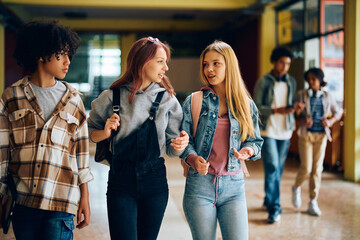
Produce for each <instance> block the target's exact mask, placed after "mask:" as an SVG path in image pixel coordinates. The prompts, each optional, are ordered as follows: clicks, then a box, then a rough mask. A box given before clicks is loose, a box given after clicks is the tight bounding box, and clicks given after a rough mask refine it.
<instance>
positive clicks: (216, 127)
mask: <svg viewBox="0 0 360 240" xmlns="http://www.w3.org/2000/svg"><path fill="white" fill-rule="evenodd" d="M200 65H201V67H200V69H201V70H200V75H201V80H202V82H203V83H204V84H205V85H206V86H205V87H204V88H202V89H201V91H202V99H201V100H202V103H201V104H200V106H201V111H199V120H198V124H197V130H196V134H195V132H194V131H195V130H194V129H193V128H194V126H193V124H194V122H193V121H194V119H193V116H192V114H193V113H192V112H191V111H192V110H191V109H192V108H191V105H192V104H193V103H192V102H191V101H192V98H191V97H190V96H189V97H187V99H186V100H185V102H184V105H183V110H184V120H183V123H182V129H183V130H185V131H186V132H187V133H188V134H189V136H193V137H190V142H189V145H188V147H187V148H186V149H185V151H184V153H183V154H182V155H181V158H182V159H183V160H184V161H185V162H186V163H187V164H188V165H189V166H190V169H189V172H188V174H187V178H186V186H185V193H184V200H183V207H184V212H185V216H186V219H187V221H188V223H189V226H190V229H191V233H192V237H193V239H195V240H201V239H203V240H209V239H216V227H217V220H218V221H219V224H220V229H221V234H222V237H223V239H224V240H229V239H234V240H235V239H248V217H247V207H246V199H245V183H244V173H243V170H244V171H245V169H244V167H245V165H243V166H242V164H241V163H240V160H241V161H244V160H248V159H251V160H256V159H259V158H260V155H261V146H262V142H263V140H262V138H261V137H260V132H259V125H258V111H257V108H256V106H255V104H254V102H253V101H252V100H251V98H250V95H249V93H248V91H247V89H246V86H245V83H244V81H243V79H242V78H241V75H240V70H239V64H238V60H237V58H236V55H235V53H234V51H233V50H232V48H231V47H230V46H229V45H228V44H226V43H224V42H221V41H215V42H214V43H213V44H211V45H209V46H208V47H207V48H206V49H205V50H204V51H203V52H202V54H201V56H200ZM199 110H200V109H199Z"/></svg>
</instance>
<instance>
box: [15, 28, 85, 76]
mask: <svg viewBox="0 0 360 240" xmlns="http://www.w3.org/2000/svg"><path fill="white" fill-rule="evenodd" d="M79 41H80V39H79V36H78V35H77V34H76V33H75V32H73V31H72V30H71V29H70V28H69V27H65V26H62V25H60V24H59V23H58V22H57V21H50V22H45V21H33V22H29V23H27V24H25V25H24V26H23V27H22V28H21V29H19V31H18V34H17V43H16V49H15V52H14V57H15V58H16V60H17V62H18V64H19V65H20V66H23V67H24V69H25V71H29V72H32V73H34V72H35V71H36V69H37V63H38V60H39V59H40V58H41V59H42V60H43V61H44V62H46V61H50V58H51V56H52V55H53V54H55V56H56V58H57V59H59V54H60V53H62V52H65V53H67V54H68V56H69V59H70V60H71V58H72V56H73V55H74V54H75V52H76V50H77V48H78V46H79Z"/></svg>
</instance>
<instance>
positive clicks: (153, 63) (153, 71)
mask: <svg viewBox="0 0 360 240" xmlns="http://www.w3.org/2000/svg"><path fill="white" fill-rule="evenodd" d="M166 61H167V55H166V51H165V49H164V48H162V47H159V48H158V49H157V51H156V54H155V56H154V58H152V59H151V60H149V61H148V62H147V63H145V65H144V68H143V74H142V76H143V83H142V85H141V89H142V90H145V89H146V88H147V87H148V86H149V85H150V84H151V83H152V82H156V83H160V82H161V81H162V79H163V78H164V76H165V72H166V71H168V70H169V67H168V65H167V63H166Z"/></svg>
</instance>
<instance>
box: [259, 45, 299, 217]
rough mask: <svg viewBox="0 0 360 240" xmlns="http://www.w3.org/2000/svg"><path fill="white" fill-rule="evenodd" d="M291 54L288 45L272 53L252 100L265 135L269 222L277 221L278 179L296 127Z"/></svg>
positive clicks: (264, 160) (278, 207) (266, 199)
mask: <svg viewBox="0 0 360 240" xmlns="http://www.w3.org/2000/svg"><path fill="white" fill-rule="evenodd" d="M292 58H293V54H292V52H291V51H290V50H288V49H287V48H283V47H279V48H275V49H274V50H273V51H272V53H271V57H270V60H271V63H272V65H273V69H272V70H271V71H270V72H269V73H268V74H266V75H265V76H263V77H262V78H260V79H259V80H258V81H257V83H256V86H255V91H254V101H255V103H256V105H257V107H258V108H259V113H260V119H261V136H262V137H263V138H264V145H263V148H262V158H263V163H264V171H265V183H264V185H265V199H264V203H263V205H264V206H265V207H266V209H267V211H268V214H269V215H268V219H267V221H268V223H270V224H271V223H274V222H277V221H280V218H281V215H280V214H281V213H282V209H281V205H280V182H281V177H282V174H283V170H284V165H285V160H286V157H287V154H288V150H289V145H290V138H291V136H292V132H293V131H294V129H295V118H294V114H293V113H294V106H293V104H294V102H295V94H296V81H295V79H294V78H293V77H292V76H290V75H289V74H288V73H287V72H288V70H289V68H290V64H291V60H292Z"/></svg>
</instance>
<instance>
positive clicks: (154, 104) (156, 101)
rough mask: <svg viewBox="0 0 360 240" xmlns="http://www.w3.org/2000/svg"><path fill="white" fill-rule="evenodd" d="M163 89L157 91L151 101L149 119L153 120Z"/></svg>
mask: <svg viewBox="0 0 360 240" xmlns="http://www.w3.org/2000/svg"><path fill="white" fill-rule="evenodd" d="M164 93H165V91H162V92H158V94H157V96H156V99H155V101H154V102H153V104H152V106H151V108H150V117H149V119H150V120H155V116H156V112H157V110H158V109H159V106H160V102H161V99H162V97H163V96H164Z"/></svg>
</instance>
